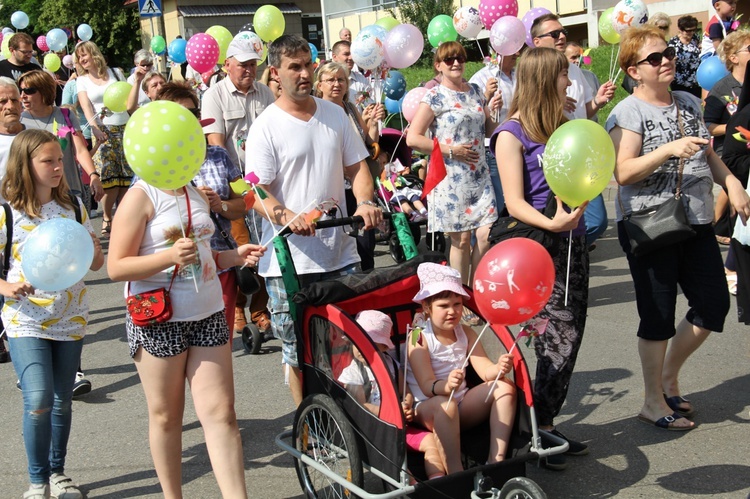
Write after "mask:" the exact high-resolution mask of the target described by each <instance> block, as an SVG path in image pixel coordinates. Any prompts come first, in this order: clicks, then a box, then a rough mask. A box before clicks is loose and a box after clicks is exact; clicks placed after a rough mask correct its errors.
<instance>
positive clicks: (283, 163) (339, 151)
mask: <svg viewBox="0 0 750 499" xmlns="http://www.w3.org/2000/svg"><path fill="white" fill-rule="evenodd" d="M313 99H315V104H316V109H315V114H314V115H313V117H312V118H310V120H309V121H306V122H305V121H302V120H299V119H297V118H295V117H294V116H292V115H290V114H288V113H286V112H285V111H282V110H281V109H280V108H279V107H278V106H277V105H276V104H272V105H271V106H269V107H268V108H267V109H266V110H265V111H264V112H263V114H261V115H260V116H258V117H257V118H256V119H255V122H254V123H253V125H252V127H251V128H250V133H249V134H248V139H247V145H246V148H245V173H249V172H254V173H255V174H256V175H257V176H258V178H259V179H260V183H261V184H264V185H268V187H269V189H268V190H269V192H270V193H271V194H272V195H273V196H274V197H275V198H276V199H277V200H278V201H279V202H280V203H281V204H282V205H283V206H286V207H287V208H289V209H290V210H292V211H294V212H295V213H299V212H301V211H309V210H311V209H312V207H311V206H309V205H310V203H311V202H313V201H317V202H318V203H320V202H322V201H327V200H330V199H331V198H333V199H334V200H336V201H337V202H338V204H339V206H340V207H341V211H342V212H343V213H342V216H347V214H346V203H345V202H344V199H345V198H344V166H351V165H355V164H357V163H359V162H360V161H361V160H363V159H365V158H366V157H367V155H368V153H367V149H365V146H364V143H363V142H362V139H361V138H360V137H359V135H357V134H356V133H355V131H354V129H353V128H352V126H351V124H350V123H349V118H347V116H346V114H345V113H344V110H343V109H342V108H341V107H340V106H338V105H336V104H333V103H331V102H327V101H324V100H322V99H318V98H316V97H313ZM280 228H281V227H276V229H277V230H278V229H280ZM273 232H274V231H273V229H272V228H271V224H270V223H269V222H268V220H266V219H265V217H264V219H263V234H273ZM268 237H270V236H268ZM288 242H289V249H290V250H291V252H292V258H293V259H294V266H295V268H296V270H297V273H298V274H317V273H322V272H331V271H334V270H338V269H342V268H344V267H346V266H348V265H351V264H353V263H356V262H358V261H359V256H358V255H357V247H356V241H355V239H354V238H353V237H349V236H347V235H346V234H345V233H344V232H343V230H342V229H341V228H340V227H339V228H335V229H324V230H316V231H315V235H314V236H309V237H304V236H297V235H292V236H289V237H288ZM271 248H272V247H271ZM258 268H259V272H260V275H262V276H263V277H278V276H280V275H281V271H280V270H279V265H278V262H277V261H276V255H275V251H266V253H265V254H264V255H263V257H262V258H261V260H260V265H259V267H258Z"/></svg>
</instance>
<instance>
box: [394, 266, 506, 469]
mask: <svg viewBox="0 0 750 499" xmlns="http://www.w3.org/2000/svg"><path fill="white" fill-rule="evenodd" d="M417 275H418V276H419V281H420V290H419V293H417V294H416V296H414V301H415V302H417V303H421V304H422V311H423V313H424V315H425V318H426V320H425V324H424V328H423V329H422V330H421V331H420V332H419V336H418V337H415V338H414V341H411V339H410V341H409V353H408V359H409V369H408V370H407V374H406V381H407V383H408V385H409V389H410V390H411V392H412V393H413V395H414V401H415V405H414V412H415V414H414V421H415V423H417V424H419V425H421V426H423V427H425V428H426V429H428V430H430V431H432V432H434V433H435V434H436V436H437V438H438V439H439V441H440V443H441V444H442V447H443V450H444V452H445V456H446V461H447V463H446V464H447V471H448V473H449V474H450V473H454V472H456V471H461V470H463V466H462V464H461V440H460V439H461V437H460V433H461V431H462V430H466V429H469V428H472V427H474V426H476V425H478V424H480V423H482V422H483V421H485V420H486V419H487V418H489V420H490V435H491V436H490V438H491V440H490V452H489V455H488V457H487V462H488V463H495V462H498V461H502V460H503V459H504V458H505V453H506V451H507V448H508V438H509V436H510V432H511V429H512V428H513V418H514V415H515V407H516V392H515V386H514V384H513V382H512V381H509V380H508V379H507V378H506V377H505V375H507V374H508V373H509V372H510V371H511V370H512V369H513V356H512V355H508V354H503V355H501V356H500V358H499V359H498V360H497V362H492V361H491V360H490V359H489V358H488V357H487V354H486V353H485V351H484V348H483V347H482V344H481V343H477V341H478V337H477V334H476V333H475V332H474V330H472V329H471V328H470V327H468V326H463V325H462V324H461V313H462V312H463V298H464V297H466V298H468V297H469V295H468V294H467V293H466V291H465V290H464V288H463V285H462V284H461V274H460V273H459V272H458V271H457V270H455V269H452V268H450V267H447V266H445V265H438V264H435V263H423V264H421V265H420V266H419V268H418V269H417ZM475 344H476V347H475V348H473V347H474V345H475ZM469 351H471V356H470V357H468V362H470V363H471V365H472V367H473V368H474V370H475V371H476V373H477V374H478V375H479V377H480V378H481V379H482V381H483V382H482V383H481V384H480V385H477V386H474V387H471V388H470V387H469V386H468V385H467V384H466V380H465V379H464V378H465V375H466V372H465V369H464V366H465V363H464V362H465V361H466V360H467V354H468V353H469ZM498 374H500V380H501V381H500V382H498V383H497V385H496V386H495V388H494V389H493V392H492V394H491V396H489V397H488V392H489V390H490V389H491V386H492V382H493V380H494V379H495V377H497V376H498ZM451 394H452V395H451ZM485 400H486V401H485Z"/></svg>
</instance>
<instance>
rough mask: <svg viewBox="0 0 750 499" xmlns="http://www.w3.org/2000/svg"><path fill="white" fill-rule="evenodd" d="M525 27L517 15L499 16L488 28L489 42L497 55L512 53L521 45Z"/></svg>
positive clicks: (523, 39) (524, 38)
mask: <svg viewBox="0 0 750 499" xmlns="http://www.w3.org/2000/svg"><path fill="white" fill-rule="evenodd" d="M525 40H526V28H525V27H524V25H523V23H522V22H521V20H520V19H518V18H517V17H511V16H505V17H501V18H500V19H498V20H497V21H495V24H493V25H492V29H491V30H490V44H491V45H492V48H493V49H495V52H497V53H498V54H499V55H502V56H506V55H513V54H515V53H516V52H518V51H519V50H521V47H523V43H524V41H525Z"/></svg>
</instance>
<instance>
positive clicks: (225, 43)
mask: <svg viewBox="0 0 750 499" xmlns="http://www.w3.org/2000/svg"><path fill="white" fill-rule="evenodd" d="M206 34H207V35H211V36H213V37H214V39H215V40H216V43H218V44H219V62H221V63H223V62H224V59H226V58H227V49H228V48H229V44H230V43H231V42H232V33H231V32H230V31H229V30H228V29H226V28H225V27H224V26H219V25H216V26H211V27H210V28H208V29H207V30H206Z"/></svg>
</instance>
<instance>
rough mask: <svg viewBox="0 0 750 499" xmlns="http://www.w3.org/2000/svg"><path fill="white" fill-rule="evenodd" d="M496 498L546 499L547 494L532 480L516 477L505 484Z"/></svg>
mask: <svg viewBox="0 0 750 499" xmlns="http://www.w3.org/2000/svg"><path fill="white" fill-rule="evenodd" d="M498 497H499V498H500V499H547V494H545V493H544V491H543V490H542V488H541V487H540V486H539V485H537V484H536V482H535V481H534V480H529V479H528V478H525V477H520V476H518V477H515V478H511V479H510V480H508V481H507V482H505V485H503V488H502V489H501V490H500V495H499V496H498Z"/></svg>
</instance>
